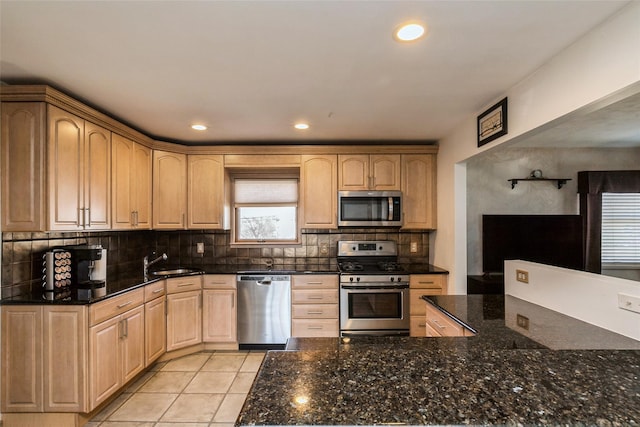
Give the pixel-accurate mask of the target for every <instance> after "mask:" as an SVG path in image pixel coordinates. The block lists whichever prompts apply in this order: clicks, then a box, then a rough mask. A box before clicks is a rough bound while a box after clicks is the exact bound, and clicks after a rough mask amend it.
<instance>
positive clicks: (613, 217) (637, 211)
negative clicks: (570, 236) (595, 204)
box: [602, 193, 640, 268]
mask: <svg viewBox="0 0 640 427" xmlns="http://www.w3.org/2000/svg"><path fill="white" fill-rule="evenodd" d="M602 264H603V265H605V264H606V265H609V266H611V265H615V266H617V267H622V266H630V267H635V268H637V267H639V266H640V193H602Z"/></svg>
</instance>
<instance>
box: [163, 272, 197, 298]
mask: <svg viewBox="0 0 640 427" xmlns="http://www.w3.org/2000/svg"><path fill="white" fill-rule="evenodd" d="M200 289H202V276H200V275H198V276H185V277H175V278H173V279H167V294H175V293H177V292H187V291H197V290H200Z"/></svg>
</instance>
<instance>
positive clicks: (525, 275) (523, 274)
mask: <svg viewBox="0 0 640 427" xmlns="http://www.w3.org/2000/svg"><path fill="white" fill-rule="evenodd" d="M516 280H517V281H518V282H522V283H529V272H528V271H526V270H516Z"/></svg>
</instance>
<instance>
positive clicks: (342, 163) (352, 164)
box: [338, 154, 370, 190]
mask: <svg viewBox="0 0 640 427" xmlns="http://www.w3.org/2000/svg"><path fill="white" fill-rule="evenodd" d="M369 176H370V174H369V155H368V154H340V155H339V156H338V187H339V189H340V190H368V189H369V185H370V182H369V181H370V179H369Z"/></svg>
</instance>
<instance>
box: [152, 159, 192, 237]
mask: <svg viewBox="0 0 640 427" xmlns="http://www.w3.org/2000/svg"><path fill="white" fill-rule="evenodd" d="M186 226H187V156H186V155H185V154H178V153H171V152H169V151H160V150H153V228H154V229H158V230H159V229H172V230H175V229H182V228H186Z"/></svg>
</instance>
